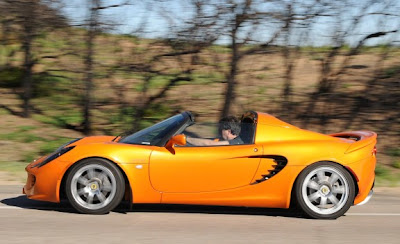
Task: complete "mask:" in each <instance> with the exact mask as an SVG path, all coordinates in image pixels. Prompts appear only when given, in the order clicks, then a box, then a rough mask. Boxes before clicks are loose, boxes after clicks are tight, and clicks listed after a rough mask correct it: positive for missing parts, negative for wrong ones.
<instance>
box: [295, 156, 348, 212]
mask: <svg viewBox="0 0 400 244" xmlns="http://www.w3.org/2000/svg"><path fill="white" fill-rule="evenodd" d="M295 191H296V200H297V203H298V205H299V207H300V208H301V209H302V210H303V211H304V213H305V214H306V215H307V216H309V217H311V218H317V219H336V218H338V217H340V216H342V215H343V214H344V213H346V212H347V210H348V209H349V208H350V206H351V205H352V204H353V201H354V195H355V186H354V181H353V179H352V177H351V175H350V174H349V173H348V172H347V171H346V170H345V169H344V168H343V167H342V166H340V165H337V164H335V163H331V162H321V163H316V164H313V165H311V166H309V167H307V168H306V169H305V170H303V172H301V173H300V175H299V178H298V180H297V181H296V185H295Z"/></svg>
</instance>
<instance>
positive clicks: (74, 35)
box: [0, 0, 400, 186]
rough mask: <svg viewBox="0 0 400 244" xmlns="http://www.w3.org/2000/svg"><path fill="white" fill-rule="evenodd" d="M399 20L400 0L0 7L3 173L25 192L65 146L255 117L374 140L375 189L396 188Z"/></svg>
mask: <svg viewBox="0 0 400 244" xmlns="http://www.w3.org/2000/svg"><path fill="white" fill-rule="evenodd" d="M399 13H400V1H398V0H381V1H377V0H342V1H331V0H253V1H251V0H158V1H156V0H141V1H135V0H115V1H105V0H103V1H102V0H0V116H1V119H0V173H1V172H2V175H3V176H2V177H3V178H6V179H21V180H22V179H24V177H25V173H24V170H23V169H24V167H25V166H26V165H27V164H28V163H29V162H30V161H32V160H33V159H35V158H37V157H38V156H39V155H43V154H47V153H50V152H52V151H53V150H54V149H55V148H57V147H58V146H60V145H61V144H62V143H63V142H66V141H69V140H70V138H76V137H82V136H84V135H98V134H106V135H116V134H119V133H121V132H122V131H125V130H131V129H133V130H139V129H142V128H144V127H147V126H149V125H151V124H154V123H155V122H158V121H160V120H162V119H164V118H166V117H169V116H171V115H173V114H175V113H177V112H180V111H184V110H189V111H192V112H193V113H194V114H195V115H196V120H197V121H200V122H204V121H214V122H215V121H218V119H219V118H221V117H223V116H226V115H228V114H229V115H236V116H240V115H241V114H242V113H244V112H245V111H246V110H255V111H260V112H266V113H270V114H273V115H275V116H277V117H278V118H280V119H282V120H284V121H286V122H289V123H291V124H294V125H296V126H298V127H301V128H304V129H308V130H312V131H317V132H321V133H334V132H340V131H346V130H372V131H375V132H377V133H378V161H379V164H378V166H377V169H376V173H377V175H378V180H377V184H378V185H385V186H398V185H400V109H399V105H400V55H399V54H400V14H399ZM4 172H7V173H4ZM0 176H1V174H0Z"/></svg>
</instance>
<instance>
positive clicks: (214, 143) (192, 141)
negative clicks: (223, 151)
mask: <svg viewBox="0 0 400 244" xmlns="http://www.w3.org/2000/svg"><path fill="white" fill-rule="evenodd" d="M186 141H187V142H189V143H190V144H192V145H195V146H222V145H229V142H228V141H214V140H209V139H203V138H193V137H187V138H186Z"/></svg>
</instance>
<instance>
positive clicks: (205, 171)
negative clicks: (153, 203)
mask: <svg viewBox="0 0 400 244" xmlns="http://www.w3.org/2000/svg"><path fill="white" fill-rule="evenodd" d="M262 154H263V152H262V146H257V145H255V144H252V145H227V146H210V147H174V148H173V151H170V150H168V149H167V148H165V147H157V148H156V149H155V150H153V152H152V153H151V156H150V181H151V184H152V186H153V187H154V188H155V189H156V190H158V191H161V192H170V193H172V192H173V193H194V192H212V191H221V190H226V189H232V188H238V187H242V186H246V185H249V184H250V183H251V180H252V179H253V178H254V175H255V172H256V171H257V168H258V166H259V162H260V157H261V156H262Z"/></svg>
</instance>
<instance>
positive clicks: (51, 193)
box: [22, 160, 62, 202]
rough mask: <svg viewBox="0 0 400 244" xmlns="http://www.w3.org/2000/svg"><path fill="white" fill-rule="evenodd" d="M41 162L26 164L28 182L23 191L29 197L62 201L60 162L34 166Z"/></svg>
mask: <svg viewBox="0 0 400 244" xmlns="http://www.w3.org/2000/svg"><path fill="white" fill-rule="evenodd" d="M38 162H39V160H38V161H36V162H34V163H31V164H29V165H28V166H26V168H25V171H26V172H27V179H26V183H25V185H24V187H23V189H22V193H23V194H25V195H26V196H27V197H28V198H29V199H34V200H41V201H49V202H60V197H59V189H60V185H61V178H62V177H60V176H61V171H60V168H59V167H58V166H57V165H58V162H51V163H49V164H46V165H45V166H43V167H40V168H37V167H32V166H33V165H35V164H37V163H38Z"/></svg>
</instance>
